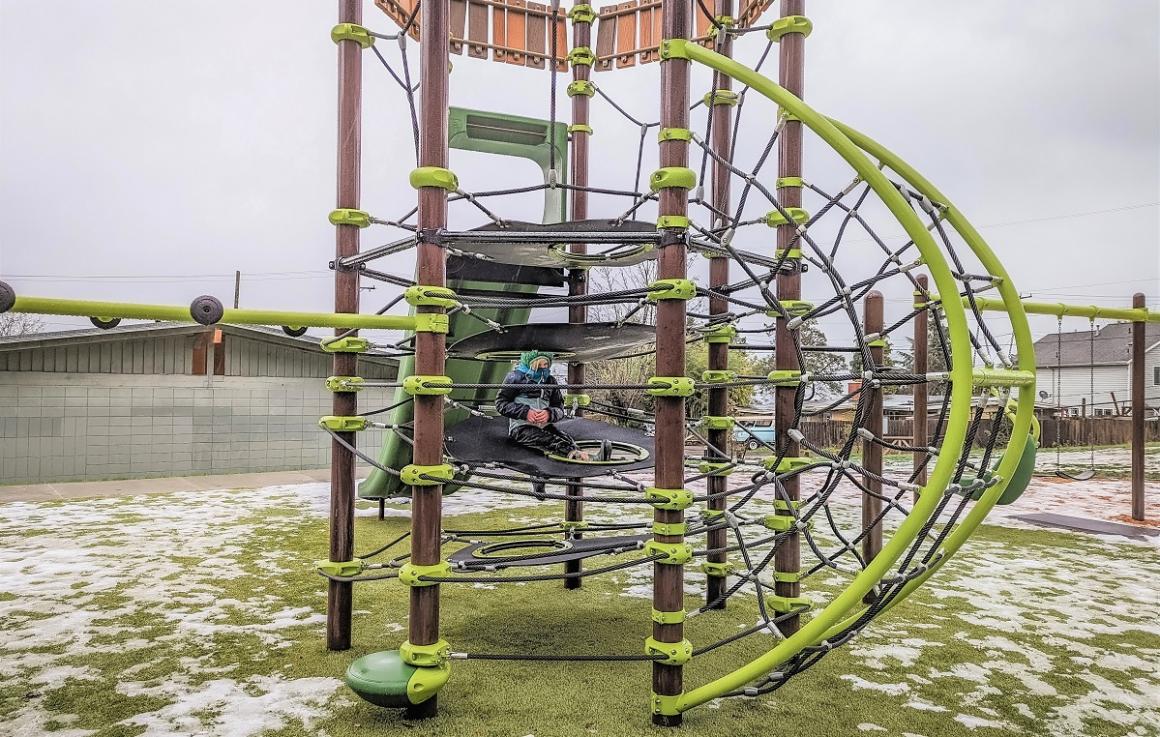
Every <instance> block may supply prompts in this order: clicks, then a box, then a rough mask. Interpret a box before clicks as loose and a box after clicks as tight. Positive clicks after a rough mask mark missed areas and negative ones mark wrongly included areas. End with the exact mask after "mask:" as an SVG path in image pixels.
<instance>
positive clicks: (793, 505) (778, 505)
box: [773, 499, 802, 512]
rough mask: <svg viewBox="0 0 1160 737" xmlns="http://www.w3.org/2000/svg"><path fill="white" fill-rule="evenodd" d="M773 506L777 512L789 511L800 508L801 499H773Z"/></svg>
mask: <svg viewBox="0 0 1160 737" xmlns="http://www.w3.org/2000/svg"><path fill="white" fill-rule="evenodd" d="M773 508H774V509H776V510H777V511H779V512H789V511H790V510H791V509H794V510H797V509H801V508H802V500H801V499H791V500H789V501H786V500H785V499H774V500H773Z"/></svg>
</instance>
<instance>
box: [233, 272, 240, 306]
mask: <svg viewBox="0 0 1160 737" xmlns="http://www.w3.org/2000/svg"><path fill="white" fill-rule="evenodd" d="M241 299H242V272H241V271H235V272H234V309H235V310H236V309H238V303H239V302H240V301H241Z"/></svg>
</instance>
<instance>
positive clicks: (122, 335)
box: [0, 322, 398, 365]
mask: <svg viewBox="0 0 1160 737" xmlns="http://www.w3.org/2000/svg"><path fill="white" fill-rule="evenodd" d="M214 329H220V330H221V331H222V333H223V334H225V335H235V336H238V337H243V338H249V339H250V340H259V341H262V342H265V343H275V344H278V345H283V346H289V347H292V348H298V349H300V350H305V351H310V352H313V353H320V352H322V347H321V346H320V345H319V338H317V337H312V336H310V335H303V336H301V337H298V338H295V337H292V336H289V335H286V333H284V332H282V330H281V329H279V328H268V327H264V326H257V325H224V324H223V325H215V326H212V327H205V326H203V325H196V324H189V323H176V322H146V323H138V324H134V325H118V326H117V327H115V328H110V329H108V330H102V329H100V328H84V329H81V330H61V331H57V332H52V333H32V334H29V335H10V336H0V351H19V350H28V349H33V348H55V347H60V346H65V345H82V344H91V343H105V342H110V341H120V340H134V339H138V338H173V337H177V336H184V335H197V334H199V333H204V332H206V331H210V330H214ZM363 359H364V360H370V361H374V362H375V363H389V364H392V365H394V364H396V363H398V360H397V359H395V358H390V357H387V356H374V355H370V356H364V357H363Z"/></svg>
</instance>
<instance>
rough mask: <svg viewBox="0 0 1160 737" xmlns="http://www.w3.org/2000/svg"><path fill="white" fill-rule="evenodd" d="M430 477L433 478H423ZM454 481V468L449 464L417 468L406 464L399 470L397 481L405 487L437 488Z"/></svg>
mask: <svg viewBox="0 0 1160 737" xmlns="http://www.w3.org/2000/svg"><path fill="white" fill-rule="evenodd" d="M426 476H431V477H433V478H425V477H426ZM454 479H455V468H454V467H452V466H451V464H449V463H439V464H436V465H434V466H417V465H415V464H414V463H408V464H407V465H406V466H403V467H402V468H400V469H399V480H400V481H402V482H403V483H404V484H405V485H407V486H439V485H440V484H446V483H449V482H451V481H453V480H454Z"/></svg>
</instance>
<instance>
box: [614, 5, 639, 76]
mask: <svg viewBox="0 0 1160 737" xmlns="http://www.w3.org/2000/svg"><path fill="white" fill-rule="evenodd" d="M638 4H639V3H638V0H632V1H631V2H627V3H621V4H620V5H617V6H616V7H617V9H618V10H629V9H632V8H636V6H637V5H638ZM636 20H637V14H636V13H625V14H623V15H620V16H617V18H616V68H617V69H620V68H622V67H631V66H636V55H635V54H634V53H633V52H634V51H635V50H636V49H637V48H638V47H637V41H636Z"/></svg>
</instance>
